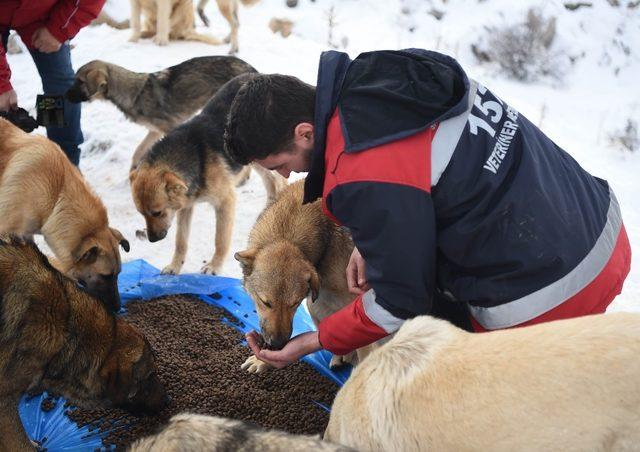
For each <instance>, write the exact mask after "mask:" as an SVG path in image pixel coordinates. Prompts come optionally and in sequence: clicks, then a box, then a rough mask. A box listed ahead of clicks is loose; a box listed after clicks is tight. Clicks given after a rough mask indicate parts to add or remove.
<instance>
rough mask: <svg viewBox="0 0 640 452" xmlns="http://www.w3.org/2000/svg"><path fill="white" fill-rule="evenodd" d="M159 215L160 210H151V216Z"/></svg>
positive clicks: (160, 213)
mask: <svg viewBox="0 0 640 452" xmlns="http://www.w3.org/2000/svg"><path fill="white" fill-rule="evenodd" d="M160 215H162V210H156V211H155V212H151V216H152V217H156V218H157V217H159V216H160Z"/></svg>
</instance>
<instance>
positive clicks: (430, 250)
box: [305, 49, 630, 354]
mask: <svg viewBox="0 0 640 452" xmlns="http://www.w3.org/2000/svg"><path fill="white" fill-rule="evenodd" d="M314 130H315V133H314V140H315V142H314V151H313V155H312V167H311V170H310V172H309V174H308V176H307V179H306V182H305V202H311V201H313V200H315V199H317V198H318V197H320V196H322V198H323V206H324V209H325V213H326V214H327V215H329V216H330V217H331V218H333V219H334V221H336V222H337V223H339V224H342V225H344V226H346V227H348V228H349V230H350V231H351V234H352V236H353V240H354V243H355V245H356V246H357V247H358V249H359V251H360V253H361V254H362V256H363V258H364V260H365V262H366V277H367V280H368V282H369V284H370V285H371V287H372V289H371V290H370V291H368V292H366V293H365V294H364V295H362V296H359V297H357V298H356V299H355V300H354V301H353V303H351V304H350V305H349V306H347V307H346V308H344V309H342V310H341V311H338V312H337V313H335V314H333V315H331V316H329V317H327V318H325V319H324V320H323V321H322V322H321V323H320V325H319V338H320V342H321V343H322V345H323V347H324V348H326V349H328V350H330V351H332V352H334V353H337V354H345V353H347V352H349V351H352V350H354V349H356V348H359V347H361V346H364V345H367V344H369V343H372V342H374V341H376V340H378V339H380V338H382V337H384V336H386V335H388V334H390V333H392V332H394V331H395V330H397V329H398V328H399V327H400V325H401V324H402V323H403V321H404V320H405V319H408V318H412V317H415V316H417V315H422V314H428V313H429V312H430V309H431V305H432V300H433V296H434V292H435V291H436V290H440V291H444V292H447V293H448V294H450V295H452V296H453V297H454V298H455V299H456V300H458V301H460V302H465V303H467V305H468V307H469V310H470V314H471V315H472V317H473V319H474V321H476V322H477V323H478V324H479V325H481V326H482V327H483V328H486V329H499V328H506V327H510V326H514V325H518V324H522V323H524V322H527V321H529V320H531V319H533V318H536V317H538V316H540V315H542V314H544V313H546V312H548V311H550V310H553V309H554V308H557V307H558V306H559V305H561V304H563V303H565V302H567V300H570V299H572V297H576V296H578V295H584V294H585V293H586V292H585V291H592V292H593V290H595V289H593V287H594V285H597V286H598V287H599V290H600V292H602V291H603V290H604V291H605V292H607V291H608V292H611V290H612V289H609V285H610V286H611V287H613V286H614V284H617V283H619V284H620V285H621V284H622V281H623V280H624V278H625V277H626V274H627V273H628V271H629V265H630V251H629V247H628V242H625V241H624V240H623V239H621V238H620V237H622V236H624V239H625V240H626V234H624V227H623V225H622V219H621V216H620V210H619V208H618V204H617V202H616V200H615V197H614V196H613V193H612V192H611V190H610V189H609V185H608V184H607V182H606V181H604V180H602V179H599V178H597V177H594V176H592V175H590V174H589V173H587V172H586V171H585V170H583V169H582V168H581V167H580V165H578V163H577V162H576V161H575V160H574V159H573V158H572V157H571V156H570V155H569V154H567V153H566V152H565V151H563V150H562V149H560V148H559V147H558V146H557V145H556V144H555V143H553V141H551V140H550V139H549V138H548V137H547V136H545V135H544V134H543V133H542V132H541V131H540V130H539V129H538V128H537V127H536V126H535V125H533V124H532V123H531V122H530V121H528V120H527V119H526V118H525V117H524V116H523V115H522V114H520V113H519V112H517V111H516V110H515V109H514V108H513V107H511V106H509V105H508V104H507V103H505V102H504V101H503V100H501V99H499V98H498V97H497V96H495V95H494V94H492V93H491V91H489V90H488V89H487V88H485V87H484V86H482V85H480V84H478V83H476V82H474V81H471V80H469V79H468V78H467V75H466V74H465V72H464V71H463V70H462V68H461V67H460V65H459V64H458V63H457V62H456V61H455V60H454V59H452V58H450V57H447V56H445V55H442V54H439V53H435V52H430V51H426V50H419V49H408V50H403V51H377V52H369V53H364V54H361V55H360V56H359V57H358V58H356V59H355V60H353V61H351V60H350V59H349V57H348V56H347V55H346V54H344V53H340V52H335V51H331V52H325V53H323V55H322V57H321V60H320V66H319V71H318V83H317V88H316V110H315V128H314ZM611 262H613V264H611V265H608V264H610V263H611ZM605 268H612V269H613V270H612V271H609V272H608V273H606V274H605V273H603V269H605ZM587 298H588V297H587ZM580 303H582V302H581V301H580ZM578 311H580V309H578V310H577V311H576V312H575V313H573V314H572V315H574V314H575V315H580V312H578ZM585 312H586V311H585Z"/></svg>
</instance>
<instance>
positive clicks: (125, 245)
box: [109, 228, 129, 253]
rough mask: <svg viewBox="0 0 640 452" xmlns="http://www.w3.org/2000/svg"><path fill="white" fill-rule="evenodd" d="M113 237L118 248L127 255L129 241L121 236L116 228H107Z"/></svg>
mask: <svg viewBox="0 0 640 452" xmlns="http://www.w3.org/2000/svg"><path fill="white" fill-rule="evenodd" d="M109 230H110V231H111V233H112V234H113V236H114V237H115V238H116V240H117V241H118V243H119V244H120V246H121V247H122V249H123V250H125V251H126V252H127V253H128V252H129V241H128V240H127V239H125V238H124V237H123V236H122V233H121V232H120V231H118V230H117V229H116V228H109Z"/></svg>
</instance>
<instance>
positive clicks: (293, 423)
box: [69, 295, 338, 448]
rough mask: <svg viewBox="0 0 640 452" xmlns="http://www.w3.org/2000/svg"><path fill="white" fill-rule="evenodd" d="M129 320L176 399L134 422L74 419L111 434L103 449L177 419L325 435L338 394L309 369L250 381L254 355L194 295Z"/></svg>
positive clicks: (105, 415) (116, 415)
mask: <svg viewBox="0 0 640 452" xmlns="http://www.w3.org/2000/svg"><path fill="white" fill-rule="evenodd" d="M126 308H127V311H128V313H127V314H126V315H125V318H126V319H127V321H129V322H130V323H132V324H133V325H135V326H136V327H137V328H138V329H139V330H141V331H142V332H143V334H144V335H145V336H146V338H147V340H148V341H149V342H150V343H151V345H152V347H153V349H154V350H155V352H156V354H157V356H156V363H157V365H158V376H159V378H160V379H161V381H162V382H163V383H164V384H165V387H166V390H167V393H168V394H169V396H170V397H171V399H172V400H171V402H170V403H169V406H168V407H167V408H166V409H164V410H163V411H162V412H160V414H158V415H157V416H150V417H139V418H138V417H135V416H132V415H130V414H128V413H127V412H125V411H122V410H104V409H98V410H81V409H74V410H73V411H71V412H70V413H69V416H70V418H71V419H72V420H74V421H76V422H78V426H79V427H82V426H84V425H89V426H90V428H100V429H103V430H109V429H112V431H111V432H110V433H109V434H108V435H107V437H106V438H105V439H104V445H105V446H110V445H113V446H116V447H117V448H120V447H126V446H127V445H129V444H131V443H132V442H133V441H134V440H136V439H138V438H142V437H144V436H147V435H150V434H152V433H155V432H156V431H157V430H158V428H159V427H160V426H162V425H164V424H166V423H167V422H168V420H169V418H170V417H171V416H173V415H175V414H177V413H180V412H184V411H189V412H192V413H198V414H208V415H216V416H224V417H228V418H233V419H240V420H243V421H249V422H252V423H255V424H258V425H259V426H261V427H265V428H276V429H280V430H284V431H287V432H290V433H306V434H318V433H321V432H323V431H324V429H325V427H326V425H327V423H328V420H329V413H328V412H327V411H326V409H324V408H323V407H322V405H324V406H326V407H329V406H331V403H332V402H333V398H334V397H335V394H336V391H337V390H338V387H337V386H336V385H335V384H333V383H332V382H330V381H329V380H328V379H326V378H325V377H323V376H321V375H320V374H318V373H317V372H315V371H314V370H313V369H312V368H311V367H309V366H308V365H307V364H305V363H297V364H295V365H292V366H290V367H287V368H285V369H282V371H280V372H273V373H266V374H263V375H250V374H248V373H246V372H245V371H243V370H241V369H240V365H241V364H242V362H244V360H245V359H246V358H247V356H248V355H249V353H250V351H249V349H248V348H247V347H246V346H244V345H242V344H241V341H242V339H243V337H242V334H241V333H239V332H238V331H236V330H235V329H234V328H233V327H232V326H230V325H228V324H227V323H225V322H226V321H225V320H223V319H225V318H228V319H232V317H231V315H230V314H228V313H227V312H226V311H224V310H223V309H220V308H216V307H213V306H210V305H208V304H206V303H204V302H203V301H201V300H199V299H198V298H196V297H193V296H182V295H180V296H169V297H162V298H156V299H153V300H149V301H145V302H143V301H132V302H129V303H128V304H127V306H126Z"/></svg>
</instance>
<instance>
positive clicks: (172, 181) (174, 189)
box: [164, 171, 189, 197]
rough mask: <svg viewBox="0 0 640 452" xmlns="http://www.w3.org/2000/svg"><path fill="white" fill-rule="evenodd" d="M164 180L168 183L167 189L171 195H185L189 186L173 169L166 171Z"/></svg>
mask: <svg viewBox="0 0 640 452" xmlns="http://www.w3.org/2000/svg"><path fill="white" fill-rule="evenodd" d="M164 181H165V183H166V184H167V185H166V190H167V194H168V195H169V197H171V196H172V195H173V196H180V195H184V194H185V193H186V192H187V190H188V189H189V187H187V184H185V183H184V181H183V180H182V179H180V178H179V177H178V176H176V175H175V174H174V173H172V172H171V171H167V172H166V173H164Z"/></svg>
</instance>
